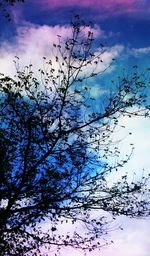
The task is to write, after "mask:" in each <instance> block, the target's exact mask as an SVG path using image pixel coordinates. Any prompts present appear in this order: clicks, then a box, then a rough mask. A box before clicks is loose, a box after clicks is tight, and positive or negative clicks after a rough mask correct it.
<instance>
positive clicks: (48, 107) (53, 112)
mask: <svg viewBox="0 0 150 256" xmlns="http://www.w3.org/2000/svg"><path fill="white" fill-rule="evenodd" d="M87 28H88V29H87ZM106 50H107V49H105V47H104V46H103V45H101V44H100V45H99V48H98V50H97V51H95V49H94V38H93V32H92V29H91V27H90V26H88V25H86V24H85V23H84V22H82V21H81V20H80V19H79V17H78V16H76V18H75V20H74V21H73V22H72V33H71V36H70V37H69V38H67V39H66V40H65V42H64V41H63V39H62V38H61V37H60V36H59V37H58V42H56V43H55V44H54V45H53V57H52V59H46V58H45V57H44V58H43V59H44V67H43V68H42V69H40V70H39V71H38V75H37V74H35V73H34V72H33V70H32V65H29V66H26V67H25V68H24V69H23V70H20V69H19V68H18V69H17V73H16V77H15V78H11V77H9V76H5V75H3V74H1V78H0V144H1V147H0V202H1V206H0V216H1V218H0V251H1V252H2V253H3V256H6V255H9V256H12V255H15V256H17V255H18V256H21V255H24V256H26V255H38V256H39V255H43V254H42V251H40V248H42V247H43V246H47V247H49V248H50V247H51V246H53V245H56V246H58V249H60V248H61V247H62V246H72V247H74V248H82V249H83V250H86V249H88V250H93V249H95V248H101V246H102V245H103V244H101V242H100V240H99V238H101V237H103V235H104V234H105V233H106V226H107V224H108V221H107V218H106V216H105V212H106V213H107V212H108V213H110V214H111V215H112V218H115V216H118V215H126V216H130V217H140V216H148V215H149V210H150V208H149V202H147V200H146V198H145V197H144V193H148V190H147V187H146V182H147V178H146V177H143V178H142V179H141V180H140V181H137V182H135V181H133V182H128V179H127V176H123V177H122V180H121V181H116V182H114V184H113V185H111V186H110V184H108V182H107V177H108V176H109V173H110V172H113V171H114V172H115V171H117V170H118V169H119V168H121V167H122V166H124V165H125V164H126V163H127V162H128V161H129V160H130V153H131V152H129V154H128V156H125V158H124V159H120V157H119V156H120V152H119V149H118V147H117V145H116V144H115V141H113V139H112V134H113V133H114V131H115V129H116V127H117V125H118V120H119V118H120V117H122V116H129V117H132V116H145V117H147V116H149V105H148V103H147V95H146V88H147V87H148V80H147V79H146V78H145V77H146V76H145V74H143V73H142V74H139V73H138V72H137V67H133V68H132V70H131V71H130V74H129V72H128V74H126V75H125V74H124V75H123V77H120V78H117V79H116V81H112V82H110V87H109V86H108V90H107V93H106V94H105V95H102V96H101V97H100V98H99V100H98V102H97V100H96V99H94V98H93V97H92V96H91V88H90V86H89V85H88V84H87V80H88V81H89V83H90V81H91V79H94V78H95V77H96V76H99V75H102V74H103V72H104V71H105V72H106V71H107V68H108V67H107V66H105V65H104V66H103V53H104V52H105V51H106ZM95 52H97V53H95ZM16 61H17V58H16ZM112 61H113V60H112ZM101 67H103V69H102V68H101ZM92 86H93V85H92ZM95 102H96V103H95ZM96 104H98V108H97V107H96ZM131 151H132V149H131ZM109 156H110V157H111V156H112V157H113V158H116V161H115V163H113V164H112V163H111V162H110V161H109V160H108V159H109ZM139 195H142V196H141V197H140V198H142V199H139ZM93 210H99V217H92V212H93ZM47 221H48V223H49V227H50V230H49V232H45V233H44V231H43V230H42V225H43V224H42V223H44V222H47ZM66 221H69V222H70V223H72V225H75V224H76V223H78V222H81V223H83V224H84V226H85V228H87V230H88V231H87V232H85V234H84V235H83V236H82V235H81V234H80V233H77V232H74V233H73V234H72V235H71V234H66V235H61V234H60V233H57V228H58V226H59V225H64V222H66Z"/></svg>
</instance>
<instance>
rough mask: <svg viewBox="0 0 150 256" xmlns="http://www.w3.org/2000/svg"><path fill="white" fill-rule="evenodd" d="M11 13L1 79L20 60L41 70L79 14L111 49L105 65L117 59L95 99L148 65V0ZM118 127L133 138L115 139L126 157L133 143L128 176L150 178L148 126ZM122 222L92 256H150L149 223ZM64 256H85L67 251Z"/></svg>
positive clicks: (64, 1) (57, 0) (68, 0)
mask: <svg viewBox="0 0 150 256" xmlns="http://www.w3.org/2000/svg"><path fill="white" fill-rule="evenodd" d="M9 11H10V14H11V17H12V21H11V22H8V21H7V20H6V19H4V17H2V15H0V19H1V21H0V73H4V74H9V75H11V76H13V75H14V74H15V66H14V63H13V60H14V56H18V57H19V58H20V65H21V66H24V65H28V64H30V63H32V64H33V66H34V68H35V69H36V68H38V67H40V65H41V63H42V57H43V56H46V57H49V56H50V52H51V45H52V44H53V43H54V42H56V40H57V35H62V37H63V38H67V36H68V35H69V33H70V28H69V24H70V21H71V19H72V17H73V16H74V15H76V14H79V15H80V16H81V17H82V18H83V19H84V20H86V21H91V22H92V23H93V30H94V35H95V38H96V40H97V41H100V42H102V43H106V44H107V47H108V50H107V53H106V54H105V56H103V57H104V59H105V63H106V64H108V65H109V63H110V62H111V59H112V58H113V57H115V58H116V62H115V64H114V65H113V67H112V68H111V70H110V72H109V73H106V74H105V75H104V76H103V77H101V80H100V79H99V78H98V79H97V80H96V82H95V84H94V85H95V86H94V87H93V89H92V93H93V96H97V95H98V93H99V91H100V86H101V85H102V84H103V86H104V88H107V84H108V82H109V79H110V78H112V77H113V78H114V77H117V76H118V75H120V74H121V72H122V70H123V69H124V68H125V69H126V70H130V68H131V67H132V65H138V66H139V70H141V71H143V70H144V68H146V67H148V65H149V64H150V63H149V59H150V1H149V0H93V1H92V0H80V1H77V0H26V1H25V3H24V4H21V3H20V4H16V5H15V6H14V7H12V8H10V10H9ZM120 122H122V123H123V124H124V123H125V124H126V126H127V130H126V132H127V133H128V130H129V131H132V133H133V135H132V136H131V137H130V138H128V136H127V135H126V134H120V133H119V134H118V135H117V136H122V137H124V136H125V138H126V139H125V140H123V142H122V144H121V149H122V152H123V153H125V151H126V148H127V144H129V143H130V141H131V140H132V142H133V143H134V144H135V151H134V154H133V157H132V159H131V161H130V163H129V164H128V166H126V167H125V170H124V171H126V170H127V169H128V170H130V171H137V172H138V173H140V172H141V171H142V170H143V169H144V170H145V172H147V173H148V172H149V169H150V158H149V152H150V144H149V141H150V129H149V127H150V121H149V120H144V119H132V120H130V121H129V120H128V119H123V120H121V121H120ZM113 178H116V177H113ZM119 220H120V222H121V223H122V225H123V226H124V230H123V231H122V232H121V233H120V231H116V232H113V233H112V234H110V236H111V239H113V240H114V244H113V245H111V246H109V247H106V248H104V249H103V250H102V251H101V252H100V254H99V253H98V252H97V253H96V254H93V255H102V256H110V255H111V256H120V255H122V256H149V251H150V231H149V230H150V220H143V219H142V220H137V219H136V220H129V219H127V218H121V219H119ZM68 253H69V254H68ZM50 255H51V254H50ZM64 255H72V256H73V255H76V256H80V255H82V254H81V252H74V251H68V252H66V251H65V252H64ZM89 255H92V254H89Z"/></svg>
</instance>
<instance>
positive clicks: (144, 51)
mask: <svg viewBox="0 0 150 256" xmlns="http://www.w3.org/2000/svg"><path fill="white" fill-rule="evenodd" d="M130 53H131V54H133V55H135V56H138V55H142V54H149V53H150V47H143V48H132V49H131V50H130Z"/></svg>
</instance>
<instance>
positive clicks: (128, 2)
mask: <svg viewBox="0 0 150 256" xmlns="http://www.w3.org/2000/svg"><path fill="white" fill-rule="evenodd" d="M38 1H39V3H40V5H41V6H43V8H49V9H56V8H61V7H73V6H76V7H78V6H79V7H87V8H88V7H90V8H93V9H97V8H99V10H100V11H101V10H102V11H104V12H108V13H110V12H112V13H114V14H115V13H123V12H125V13H133V12H137V11H139V10H140V9H141V7H142V6H145V5H146V2H147V0H146V1H143V0H109V1H108V0H92V1H91V0H80V1H77V0H61V1H60V0H42V1H41V0H38Z"/></svg>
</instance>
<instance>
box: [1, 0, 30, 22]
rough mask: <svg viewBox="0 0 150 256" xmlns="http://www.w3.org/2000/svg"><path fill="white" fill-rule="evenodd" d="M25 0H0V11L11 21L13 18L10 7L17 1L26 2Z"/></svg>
mask: <svg viewBox="0 0 150 256" xmlns="http://www.w3.org/2000/svg"><path fill="white" fill-rule="evenodd" d="M24 2H25V0H0V13H1V14H2V15H3V16H4V17H5V18H6V19H8V20H9V21H10V20H11V15H10V7H12V6H14V5H15V4H17V3H24Z"/></svg>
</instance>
